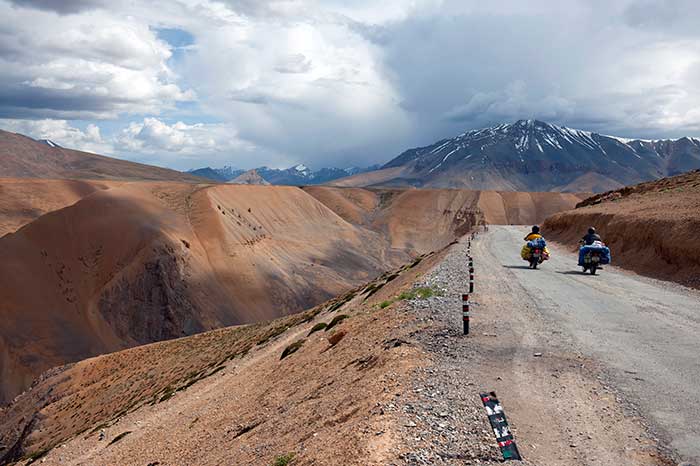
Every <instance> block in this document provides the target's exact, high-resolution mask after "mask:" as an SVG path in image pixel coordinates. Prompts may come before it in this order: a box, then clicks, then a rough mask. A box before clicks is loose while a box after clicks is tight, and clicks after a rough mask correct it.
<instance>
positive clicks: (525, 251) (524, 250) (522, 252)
mask: <svg viewBox="0 0 700 466" xmlns="http://www.w3.org/2000/svg"><path fill="white" fill-rule="evenodd" d="M520 257H522V258H523V260H529V259H530V247H529V246H528V245H527V244H526V245H525V246H523V248H522V249H521V250H520Z"/></svg>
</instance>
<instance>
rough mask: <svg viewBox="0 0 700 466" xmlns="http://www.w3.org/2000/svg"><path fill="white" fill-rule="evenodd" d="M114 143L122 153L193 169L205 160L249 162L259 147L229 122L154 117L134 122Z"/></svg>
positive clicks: (117, 135)
mask: <svg viewBox="0 0 700 466" xmlns="http://www.w3.org/2000/svg"><path fill="white" fill-rule="evenodd" d="M113 143H114V147H115V149H116V150H117V151H118V152H121V153H128V154H138V155H139V157H142V158H144V157H145V159H144V160H147V161H149V162H151V163H156V164H159V165H163V164H166V163H167V164H169V165H170V166H173V167H176V168H180V169H186V168H192V167H193V166H195V165H196V164H197V163H201V161H202V159H205V160H211V161H215V162H218V163H220V164H222V163H231V161H235V162H238V163H239V165H240V163H243V164H245V165H248V164H247V163H246V158H249V157H250V156H251V154H252V153H253V151H254V150H255V149H256V148H255V146H254V145H253V144H251V143H249V142H247V141H244V140H242V139H240V138H239V137H238V134H237V133H236V131H235V129H233V128H231V127H230V126H227V125H225V124H218V123H217V124H206V123H195V124H186V123H183V122H182V121H178V122H176V123H173V124H168V123H166V122H164V121H161V120H159V119H158V118H152V117H149V118H144V119H143V120H142V121H133V122H131V123H130V124H129V125H128V126H126V127H125V128H123V129H122V130H121V131H119V133H117V134H116V135H115V137H114V140H113ZM193 163H194V165H193Z"/></svg>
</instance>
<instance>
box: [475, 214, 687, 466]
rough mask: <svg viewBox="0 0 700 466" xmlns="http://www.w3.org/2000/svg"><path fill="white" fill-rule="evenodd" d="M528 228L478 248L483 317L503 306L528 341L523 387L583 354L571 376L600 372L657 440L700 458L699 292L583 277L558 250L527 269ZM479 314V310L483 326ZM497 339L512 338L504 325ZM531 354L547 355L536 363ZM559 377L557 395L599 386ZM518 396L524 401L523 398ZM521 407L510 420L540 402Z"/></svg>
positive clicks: (612, 271) (504, 231) (521, 349)
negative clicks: (523, 250)
mask: <svg viewBox="0 0 700 466" xmlns="http://www.w3.org/2000/svg"><path fill="white" fill-rule="evenodd" d="M523 230H524V229H523V228H513V227H493V228H492V231H491V232H490V233H489V234H488V235H486V236H485V237H484V239H483V242H479V243H477V244H478V246H477V247H476V248H475V254H474V256H475V261H476V262H477V264H478V267H479V273H480V275H481V276H480V279H481V288H480V290H481V292H480V293H479V294H478V299H480V300H482V301H484V303H485V305H486V308H485V310H484V312H487V313H489V314H490V313H492V312H494V311H496V309H498V312H499V314H501V317H502V319H503V323H502V324H499V327H501V328H502V327H505V328H506V329H508V328H510V329H511V331H512V332H513V333H512V337H515V338H517V339H520V340H521V343H522V344H521V345H518V347H516V348H513V349H512V351H513V352H514V355H513V359H514V366H515V372H516V374H517V373H518V372H520V375H521V377H523V379H524V380H522V382H526V384H521V388H522V387H527V386H529V387H532V386H533V385H530V384H541V383H542V380H543V378H546V377H549V378H551V374H552V373H553V371H556V370H557V366H561V365H562V363H563V362H564V367H566V366H567V364H569V363H570V361H569V362H565V361H566V359H567V358H569V359H570V356H569V355H567V353H570V354H571V355H573V354H579V356H578V357H580V358H581V370H580V371H577V370H574V371H569V372H572V374H573V375H575V374H576V372H579V373H585V372H584V371H589V370H591V369H592V370H593V372H592V374H591V375H596V376H597V377H599V380H601V381H603V383H605V384H606V385H607V386H609V387H612V388H614V391H615V393H616V395H617V396H618V397H619V398H620V399H621V400H623V401H624V403H623V406H624V408H625V409H626V413H627V414H628V415H629V414H630V413H633V412H636V413H639V414H640V415H641V417H642V418H643V419H644V420H645V422H646V423H648V426H649V429H650V432H651V434H652V436H653V437H658V438H660V439H661V440H662V443H663V444H665V445H668V446H670V448H671V449H672V450H673V451H674V452H675V453H677V454H678V455H679V456H680V457H681V458H682V459H684V460H693V461H697V460H698V459H700V442H699V441H698V439H700V427H698V425H697V423H696V422H695V419H697V416H698V415H699V414H700V389H699V388H698V385H697V381H698V380H699V379H700V367H699V366H698V364H697V354H698V353H700V340H699V339H698V337H697V335H698V334H699V332H700V317H699V316H698V315H697V310H698V308H699V304H700V293H697V292H695V291H692V290H690V289H687V288H683V287H681V286H677V285H671V284H668V283H663V282H659V281H656V280H651V279H647V278H642V277H639V276H636V275H633V274H630V273H627V272H624V271H622V270H620V269H616V268H615V267H606V268H605V270H604V271H602V272H600V275H599V276H596V277H593V276H590V275H583V274H581V273H580V272H578V268H577V267H576V259H575V256H574V255H573V254H571V253H569V252H568V251H566V250H564V249H563V248H558V247H554V248H553V258H552V260H550V261H549V262H548V263H546V264H545V265H544V266H543V267H542V268H541V270H537V271H532V270H528V269H527V268H526V267H524V262H522V261H521V260H520V259H519V257H518V253H517V252H518V248H519V245H520V243H521V238H522V236H523ZM496 288H500V293H498V291H497V289H496ZM499 294H500V295H501V296H498V295H499ZM513 306H514V308H513ZM480 312H482V311H481V308H479V307H477V310H476V317H475V320H476V322H477V323H478V322H480V318H479V313H480ZM475 331H476V334H477V338H480V337H478V335H483V333H485V332H492V330H491V329H488V328H486V329H485V328H484V327H483V325H482V326H480V325H479V324H477V328H476V330H475ZM493 333H498V334H499V335H502V334H503V332H502V330H500V331H499V329H498V328H497V329H495V331H493ZM530 351H532V352H535V351H536V352H541V353H543V356H542V357H541V358H536V359H534V360H533V358H531V354H528V353H529V352H530ZM535 361H536V362H535ZM584 365H586V366H589V367H585V368H584V367H583V366H584ZM518 367H519V369H518ZM532 369H534V372H533V371H532ZM506 380H507V379H506V377H504V382H506ZM556 380H558V381H561V383H560V384H559V387H557V388H556V390H557V391H558V392H560V391H563V392H564V393H566V392H567V391H568V392H571V391H574V392H575V391H577V390H578V391H582V389H583V393H582V394H584V395H585V387H586V386H587V385H589V386H590V385H591V384H593V385H595V384H597V382H592V381H591V380H590V379H589V380H581V381H580V382H581V383H582V385H576V384H578V382H576V384H574V383H573V382H575V379H573V380H569V381H568V383H567V382H565V380H566V379H562V377H559V378H558V379H556ZM498 385H499V384H498V383H496V388H498ZM549 385H551V384H549ZM535 386H536V385H535ZM527 391H528V390H527V389H526V390H525V392H526V393H527ZM506 393H507V392H504V393H503V396H504V398H506V396H507V395H506ZM515 395H516V398H517V397H518V395H517V392H516V394H515ZM541 396H544V397H545V398H546V397H548V396H549V395H548V394H546V393H542V395H541ZM520 398H522V396H520ZM590 401H591V400H588V402H586V399H585V398H584V399H583V400H580V399H579V400H574V403H575V404H574V406H577V405H578V403H583V404H582V405H579V406H580V407H582V408H584V409H595V411H598V410H599V409H600V408H599V406H598V407H597V408H596V407H595V406H591V403H590ZM533 402H534V403H533ZM517 403H518V404H520V403H522V406H521V407H520V408H518V407H517V406H516V409H515V411H514V412H512V414H511V416H513V415H516V418H515V419H516V422H517V416H518V414H517V413H518V412H519V410H526V409H528V408H527V406H528V405H530V406H533V405H534V406H536V405H537V404H536V399H535V400H533V399H530V400H528V399H520V400H518V401H517ZM586 405H588V406H586ZM572 408H573V407H572V406H568V407H567V409H566V410H567V411H568V410H572ZM574 411H575V409H574ZM531 414H535V413H531ZM592 414H595V412H593V413H592ZM599 414H600V413H599ZM584 417H585V414H584ZM544 420H546V417H541V414H540V416H539V419H538V416H534V417H529V418H528V419H527V421H525V422H526V424H531V425H533V428H534V425H535V423H539V424H540V426H541V427H540V428H543V429H545V430H546V426H547V425H550V426H551V424H548V423H541V421H544ZM610 420H615V419H614V418H612V419H610ZM551 421H552V420H549V421H548V422H551ZM594 421H595V418H594ZM616 422H617V421H616ZM593 425H594V426H595V422H594V424H593ZM521 427H522V425H521ZM600 427H602V428H604V429H605V430H608V429H610V430H613V431H614V430H615V429H619V424H617V425H615V424H611V423H610V422H604V423H602V424H601V425H600ZM574 430H576V429H574ZM593 435H594V436H595V434H593ZM572 441H573V440H572ZM616 442H621V443H627V445H626V447H629V446H630V445H629V444H630V443H631V444H635V443H636V442H635V441H634V438H632V439H630V438H629V436H628V435H622V437H617V440H616ZM576 443H579V444H580V445H581V447H583V448H584V449H589V448H590V449H594V448H596V447H597V445H595V444H594V443H596V442H586V440H584V441H583V442H579V441H576ZM632 446H634V445H632ZM589 451H590V450H589ZM549 464H552V463H549ZM609 464H612V463H609ZM616 464H622V463H616ZM625 464H629V463H625ZM635 464H636V463H635Z"/></svg>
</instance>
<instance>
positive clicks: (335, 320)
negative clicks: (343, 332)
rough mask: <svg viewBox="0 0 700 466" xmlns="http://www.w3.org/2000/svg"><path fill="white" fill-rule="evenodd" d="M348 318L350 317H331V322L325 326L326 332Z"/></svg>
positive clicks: (340, 315)
mask: <svg viewBox="0 0 700 466" xmlns="http://www.w3.org/2000/svg"><path fill="white" fill-rule="evenodd" d="M348 317H350V316H349V315H347V314H339V315H337V316H335V317H333V320H331V321H330V323H329V324H328V325H327V326H326V332H327V331H329V330H330V329H332V328H333V327H335V326H336V325H338V324H339V323H341V322H342V321H343V320H345V319H347V318H348Z"/></svg>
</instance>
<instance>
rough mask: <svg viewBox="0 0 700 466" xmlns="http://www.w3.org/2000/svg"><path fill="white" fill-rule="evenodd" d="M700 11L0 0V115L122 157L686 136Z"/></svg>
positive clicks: (462, 2) (242, 161)
mask: <svg viewBox="0 0 700 466" xmlns="http://www.w3.org/2000/svg"><path fill="white" fill-rule="evenodd" d="M32 8H33V9H32ZM48 10H50V11H48ZM56 13H59V14H56ZM698 14H700V4H698V3H697V2H693V1H692V0H678V1H676V2H668V1H665V0H620V1H619V2H612V3H611V2H604V1H603V0H562V1H561V2H551V1H548V0H532V1H528V2H521V1H516V0H493V1H490V2H483V1H481V0H415V1H411V2H406V1H405V0H387V1H386V2H376V1H370V0H358V1H354V2H346V1H342V0H295V1H288V0H270V1H266V2H259V1H253V0H218V1H214V0H174V1H165V0H153V1H150V2H138V1H134V2H120V1H117V2H98V1H97V0H94V1H93V0H72V1H70V0H62V1H56V2H48V1H43V0H13V1H12V3H8V2H7V0H0V18H2V20H0V26H2V27H0V66H1V67H2V68H0V69H2V70H3V71H2V73H0V117H5V118H14V119H20V118H31V119H36V118H42V119H44V118H55V119H59V120H69V119H82V120H91V121H92V120H96V119H117V120H118V122H119V123H118V124H114V123H113V124H111V125H109V127H110V128H114V127H118V128H125V129H124V130H123V131H122V130H121V129H119V130H117V131H116V133H114V134H110V135H109V137H104V136H103V138H104V139H108V140H110V141H111V144H113V146H114V150H115V152H116V153H117V154H121V155H123V156H127V157H130V158H136V159H138V158H139V157H141V159H142V160H143V161H150V160H156V159H157V161H158V162H159V163H161V164H169V163H172V164H174V165H180V166H182V165H185V164H190V163H191V164H192V165H193V166H194V165H214V164H216V163H219V162H220V161H223V163H233V164H238V165H241V166H246V165H247V166H251V165H252V163H246V161H247V160H246V157H248V160H249V161H252V162H254V163H255V164H258V165H259V164H269V165H280V164H286V163H296V162H305V163H308V164H309V165H311V166H313V167H318V166H321V165H341V166H342V165H364V164H371V163H377V162H381V161H385V160H387V159H389V158H391V157H392V156H394V155H396V154H397V153H399V152H401V151H402V150H404V149H405V148H407V147H411V146H415V145H418V144H427V143H430V142H433V141H434V140H437V139H439V138H442V137H446V136H450V135H454V134H457V133H459V132H461V131H464V130H465V129H470V128H475V127H480V126H485V125H489V124H492V123H499V122H503V121H511V120H516V119H519V118H540V119H545V120H549V121H552V122H554V123H560V124H565V125H567V126H572V127H580V128H582V129H590V130H596V131H601V132H606V133H609V134H610V133H612V134H619V135H621V136H639V137H676V136H681V135H685V134H688V135H696V136H697V135H700V114H699V111H698V110H697V109H698V108H700V30H698V28H697V27H696V24H695V23H696V20H695V18H697V16H698ZM36 30H41V31H42V34H40V35H39V34H36V33H35V31H36ZM164 30H168V31H175V32H174V33H173V34H169V35H168V34H161V35H160V36H159V35H158V31H164ZM179 35H183V36H185V35H186V37H187V41H185V44H186V45H184V46H183V45H182V44H176V43H175V42H177V41H174V39H172V38H173V37H175V38H176V39H177V37H178V36H179ZM169 36H170V37H171V39H170V40H171V41H172V43H168V42H166V40H168V39H167V37H169ZM159 37H160V38H159ZM180 120H181V121H187V122H193V121H206V122H211V121H217V122H219V123H216V124H213V123H203V124H199V125H198V124H194V123H187V124H185V123H173V122H177V121H180ZM219 148H228V149H226V150H219ZM226 154H234V155H226ZM168 157H170V159H168ZM225 157H231V158H230V159H229V160H224V158H225ZM171 161H172V162H171Z"/></svg>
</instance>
